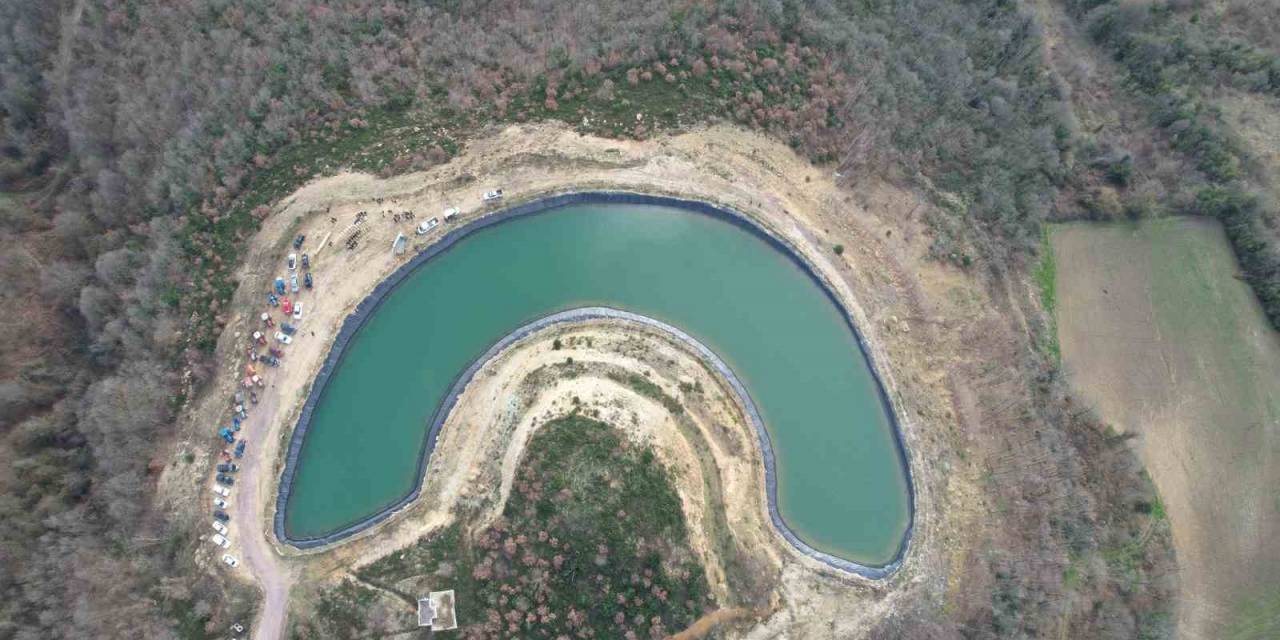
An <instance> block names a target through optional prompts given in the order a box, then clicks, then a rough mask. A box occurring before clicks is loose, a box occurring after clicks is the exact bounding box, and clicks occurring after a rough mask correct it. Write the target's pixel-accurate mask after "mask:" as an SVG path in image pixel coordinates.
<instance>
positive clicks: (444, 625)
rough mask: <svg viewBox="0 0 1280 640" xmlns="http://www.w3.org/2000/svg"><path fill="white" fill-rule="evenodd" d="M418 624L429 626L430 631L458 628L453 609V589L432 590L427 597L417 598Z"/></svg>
mask: <svg viewBox="0 0 1280 640" xmlns="http://www.w3.org/2000/svg"><path fill="white" fill-rule="evenodd" d="M418 626H419V627H431V630H432V631H448V630H450V629H457V628H458V617H457V615H456V614H455V613H454V611H453V589H450V590H448V591H432V592H431V593H429V594H427V597H425V598H418Z"/></svg>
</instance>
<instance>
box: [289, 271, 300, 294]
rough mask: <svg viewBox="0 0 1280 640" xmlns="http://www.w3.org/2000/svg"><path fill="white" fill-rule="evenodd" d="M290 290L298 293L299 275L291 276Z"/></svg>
mask: <svg viewBox="0 0 1280 640" xmlns="http://www.w3.org/2000/svg"><path fill="white" fill-rule="evenodd" d="M289 290H290V291H292V292H294V293H297V292H298V275H297V274H294V275H291V276H289Z"/></svg>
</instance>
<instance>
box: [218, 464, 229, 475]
mask: <svg viewBox="0 0 1280 640" xmlns="http://www.w3.org/2000/svg"><path fill="white" fill-rule="evenodd" d="M230 472H231V465H229V464H226V463H223V464H220V465H218V473H230Z"/></svg>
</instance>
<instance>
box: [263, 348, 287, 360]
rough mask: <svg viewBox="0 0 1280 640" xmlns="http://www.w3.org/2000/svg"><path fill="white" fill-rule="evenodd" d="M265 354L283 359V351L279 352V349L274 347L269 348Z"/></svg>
mask: <svg viewBox="0 0 1280 640" xmlns="http://www.w3.org/2000/svg"><path fill="white" fill-rule="evenodd" d="M267 353H270V354H271V355H273V356H275V357H277V358H283V357H284V351H282V350H280V349H277V348H275V347H271V348H270V349H267Z"/></svg>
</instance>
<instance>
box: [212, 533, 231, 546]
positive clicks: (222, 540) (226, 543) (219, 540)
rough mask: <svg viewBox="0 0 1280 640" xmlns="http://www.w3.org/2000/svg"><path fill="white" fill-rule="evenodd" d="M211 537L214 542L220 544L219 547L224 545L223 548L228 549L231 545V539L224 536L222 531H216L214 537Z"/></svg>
mask: <svg viewBox="0 0 1280 640" xmlns="http://www.w3.org/2000/svg"><path fill="white" fill-rule="evenodd" d="M209 539H210V540H212V541H213V543H214V544H216V545H218V546H219V547H222V548H223V549H226V548H228V547H230V546H231V541H230V540H228V539H226V538H225V537H223V535H222V534H221V533H215V534H213V537H212V538H209Z"/></svg>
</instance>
